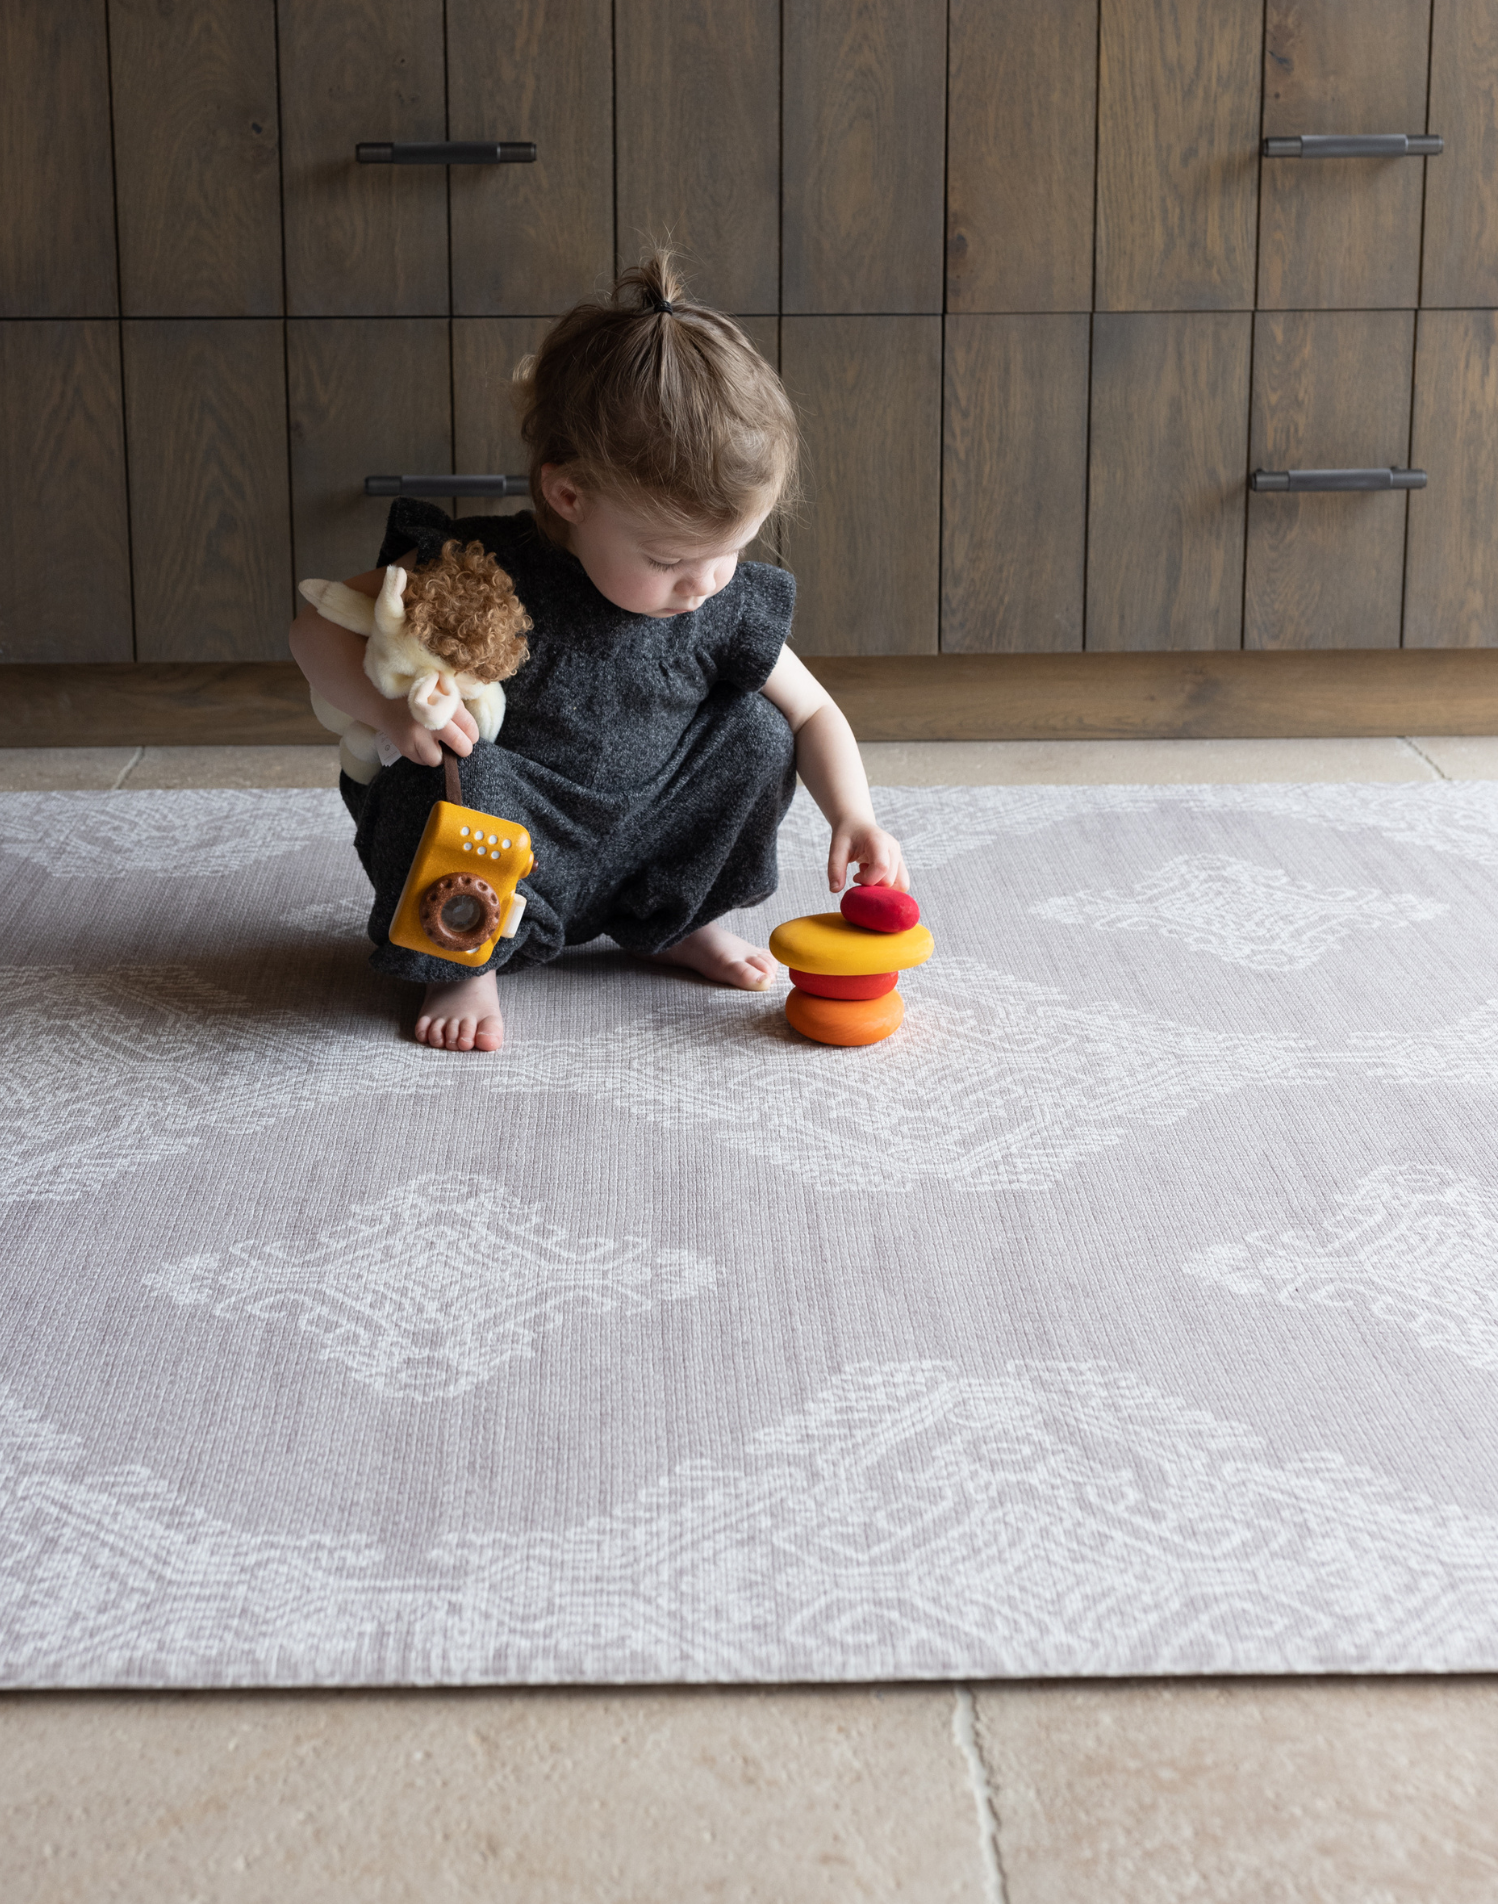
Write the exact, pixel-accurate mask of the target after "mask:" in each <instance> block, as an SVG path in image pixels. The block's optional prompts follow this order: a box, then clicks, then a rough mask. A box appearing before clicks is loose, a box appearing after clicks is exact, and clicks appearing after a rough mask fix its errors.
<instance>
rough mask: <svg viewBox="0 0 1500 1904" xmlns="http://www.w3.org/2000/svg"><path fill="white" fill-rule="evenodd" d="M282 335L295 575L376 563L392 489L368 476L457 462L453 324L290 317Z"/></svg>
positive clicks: (344, 572)
mask: <svg viewBox="0 0 1500 1904" xmlns="http://www.w3.org/2000/svg"><path fill="white" fill-rule="evenodd" d="M286 343H287V351H286V357H287V379H288V389H289V395H290V404H289V414H290V418H291V426H290V427H291V441H292V516H293V537H294V556H295V568H296V578H297V580H299V581H301V580H303V579H305V578H306V577H308V576H310V575H320V576H323V577H325V578H331V579H333V580H335V581H341V580H343V579H344V578H345V577H347V576H350V575H359V574H362V573H363V572H364V571H365V570H366V569H368V568H372V567H373V566H374V563H375V558H376V556H377V555H378V554H379V551H380V544H381V540H382V538H383V537H384V535H385V519H386V516H387V515H388V514H389V512H390V506H391V505H390V500H389V498H386V497H380V496H367V495H366V494H365V493H364V482H365V478H366V476H400V475H403V474H405V475H412V476H418V475H420V476H426V475H436V474H442V473H446V472H447V471H449V470H451V469H452V468H453V434H452V393H451V386H450V375H451V371H450V360H449V342H448V323H447V320H446V319H445V318H441V317H347V318H333V317H324V318H293V319H291V320H289V321H288V324H287V338H286ZM436 500H437V503H438V507H439V508H440V509H447V510H449V511H451V510H452V507H453V503H452V499H451V498H448V499H444V498H441V497H439V498H437V499H436ZM294 599H295V598H293V597H288V601H289V603H290V602H291V601H292V600H294ZM282 635H283V641H284V638H285V627H284V626H283V629H282Z"/></svg>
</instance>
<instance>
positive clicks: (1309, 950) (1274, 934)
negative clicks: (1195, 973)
mask: <svg viewBox="0 0 1500 1904" xmlns="http://www.w3.org/2000/svg"><path fill="white" fill-rule="evenodd" d="M1030 910H1031V914H1032V917H1033V918H1037V919H1055V920H1057V921H1059V922H1060V923H1061V924H1064V925H1086V926H1094V927H1096V928H1097V929H1098V930H1100V931H1102V932H1147V933H1155V934H1157V935H1158V936H1159V937H1161V938H1165V939H1175V940H1177V941H1179V942H1180V943H1181V944H1184V945H1190V946H1191V947H1192V948H1193V949H1194V951H1198V952H1209V953H1212V954H1213V956H1214V957H1215V958H1217V959H1222V960H1223V961H1224V963H1225V964H1226V965H1243V966H1246V967H1248V968H1249V969H1250V970H1251V971H1256V972H1299V971H1302V970H1304V969H1305V968H1306V967H1307V966H1310V965H1315V964H1316V963H1317V962H1318V960H1319V959H1320V958H1322V956H1323V954H1324V953H1325V952H1331V951H1333V950H1334V948H1335V947H1337V946H1339V945H1342V944H1343V942H1344V941H1345V940H1346V939H1347V938H1348V937H1349V936H1350V934H1351V933H1353V932H1358V931H1374V930H1379V929H1381V928H1383V927H1390V926H1409V925H1415V924H1417V923H1418V922H1419V921H1422V920H1426V919H1436V918H1438V917H1440V915H1441V914H1443V913H1445V912H1447V911H1448V907H1447V906H1445V905H1441V904H1439V903H1438V902H1437V901H1436V900H1432V899H1422V898H1419V897H1418V896H1417V895H1416V894H1413V893H1382V892H1375V891H1372V890H1369V889H1362V890H1355V889H1350V888H1342V887H1330V888H1321V887H1317V886H1310V885H1308V884H1307V883H1306V882H1305V881H1303V880H1300V879H1293V878H1292V876H1291V875H1290V874H1289V873H1286V872H1284V871H1282V869H1281V868H1280V867H1277V866H1257V865H1255V864H1254V863H1253V862H1252V861H1250V860H1242V859H1231V858H1228V857H1227V856H1226V855H1224V854H1221V853H1185V854H1181V855H1179V856H1178V857H1177V858H1176V859H1171V860H1168V861H1167V863H1166V864H1165V865H1164V866H1162V867H1161V868H1160V869H1159V870H1158V871H1156V872H1155V873H1153V874H1152V875H1151V877H1150V878H1149V879H1145V880H1142V881H1141V883H1140V884H1139V885H1138V886H1136V888H1135V889H1134V891H1132V892H1128V893H1121V892H1110V891H1107V890H1105V891H1092V892H1089V891H1085V892H1077V893H1071V894H1068V895H1067V896H1066V897H1062V898H1057V899H1047V900H1043V901H1042V902H1040V903H1039V904H1037V905H1034V906H1032V907H1031V908H1030Z"/></svg>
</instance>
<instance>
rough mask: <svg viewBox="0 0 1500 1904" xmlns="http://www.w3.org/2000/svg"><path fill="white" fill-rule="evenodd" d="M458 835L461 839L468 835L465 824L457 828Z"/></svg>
mask: <svg viewBox="0 0 1500 1904" xmlns="http://www.w3.org/2000/svg"><path fill="white" fill-rule="evenodd" d="M458 837H459V838H460V839H461V840H466V839H467V838H468V837H469V829H468V828H467V827H466V826H461V827H460V828H459V829H458Z"/></svg>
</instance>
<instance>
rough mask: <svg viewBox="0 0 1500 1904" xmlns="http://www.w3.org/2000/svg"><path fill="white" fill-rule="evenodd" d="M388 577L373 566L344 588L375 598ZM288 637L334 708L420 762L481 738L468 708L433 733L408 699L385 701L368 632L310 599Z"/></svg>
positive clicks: (408, 561) (429, 762)
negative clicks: (373, 670)
mask: <svg viewBox="0 0 1500 1904" xmlns="http://www.w3.org/2000/svg"><path fill="white" fill-rule="evenodd" d="M416 559H417V552H416V550H415V549H413V550H412V551H411V553H410V555H409V556H407V557H406V558H405V559H404V560H403V562H402V564H401V566H402V567H403V568H409V567H410V566H411V565H412V564H413V563H414V562H415V561H416ZM384 580H385V570H384V569H370V570H368V571H367V572H366V573H365V574H364V575H351V576H350V578H349V580H348V582H347V584H346V586H347V587H349V588H354V589H358V590H359V592H360V593H361V594H362V595H369V596H372V597H373V596H376V595H378V594H379V593H380V587H381V584H382V582H383V581H384ZM287 639H288V642H289V645H290V647H291V650H292V659H293V660H294V661H295V662H296V663H297V666H298V667H299V668H300V669H301V670H302V672H303V673H304V674H305V675H306V676H307V679H308V681H309V682H310V683H311V684H312V686H313V687H315V688H316V689H317V691H318V693H319V694H321V695H322V697H323V699H324V700H325V701H327V702H328V703H329V705H330V706H332V707H336V708H338V709H339V711H340V712H341V713H344V714H348V715H351V716H352V717H353V718H354V719H355V720H357V721H363V722H364V723H365V725H366V726H367V727H373V728H374V729H375V730H376V732H377V733H382V734H384V735H385V736H386V737H387V738H388V739H389V740H390V741H391V743H392V745H393V746H396V747H399V748H400V750H401V752H402V753H403V754H404V755H405V756H406V758H407V759H408V760H414V761H416V762H417V764H418V765H419V766H424V767H436V766H439V765H440V764H441V762H442V758H443V752H442V749H443V746H448V747H451V748H452V749H453V751H454V753H455V754H467V753H468V752H469V751H470V749H471V748H472V747H473V745H474V742H475V741H476V740H477V739H478V738H479V729H478V728H477V727H476V726H475V724H474V717H473V715H472V714H470V713H469V711H468V709H467V708H462V707H461V708H460V709H459V710H458V712H457V713H456V714H455V715H454V717H453V719H452V720H451V721H449V723H448V725H447V726H446V727H441V728H439V729H438V730H437V731H436V732H435V733H433V732H430V731H429V730H428V729H427V728H425V727H423V726H422V725H421V723H420V722H419V721H415V720H413V719H412V716H411V710H410V709H409V708H408V707H407V705H406V703H405V701H391V700H387V699H386V697H385V696H384V695H383V694H382V693H381V692H380V690H379V688H377V687H376V685H375V683H374V682H373V681H372V680H370V678H369V676H368V675H367V674H366V673H365V641H364V636H363V635H356V634H354V633H353V632H352V631H351V630H350V629H348V628H341V627H340V626H339V625H338V623H337V622H332V621H329V620H328V619H327V618H326V616H323V615H320V614H319V613H318V611H317V609H315V608H314V607H313V605H312V603H311V602H309V603H308V604H307V605H306V607H305V608H303V610H302V612H301V613H300V614H299V615H298V617H297V619H296V620H295V621H294V622H293V623H292V627H291V633H290V634H289V635H288V637H287ZM440 743H441V745H440Z"/></svg>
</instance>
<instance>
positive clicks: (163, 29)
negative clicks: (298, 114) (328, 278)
mask: <svg viewBox="0 0 1500 1904" xmlns="http://www.w3.org/2000/svg"><path fill="white" fill-rule="evenodd" d="M109 22H110V51H111V67H112V82H113V93H114V116H115V167H116V172H117V178H118V184H117V190H118V195H119V214H120V278H121V285H120V297H121V306H122V308H123V310H124V311H125V313H126V315H127V316H133V317H158V316H173V317H263V316H275V315H279V314H280V311H281V180H280V167H279V160H278V156H277V141H278V131H277V112H276V13H275V6H274V4H273V0H193V4H191V5H189V4H186V0H110V7H109Z"/></svg>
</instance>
